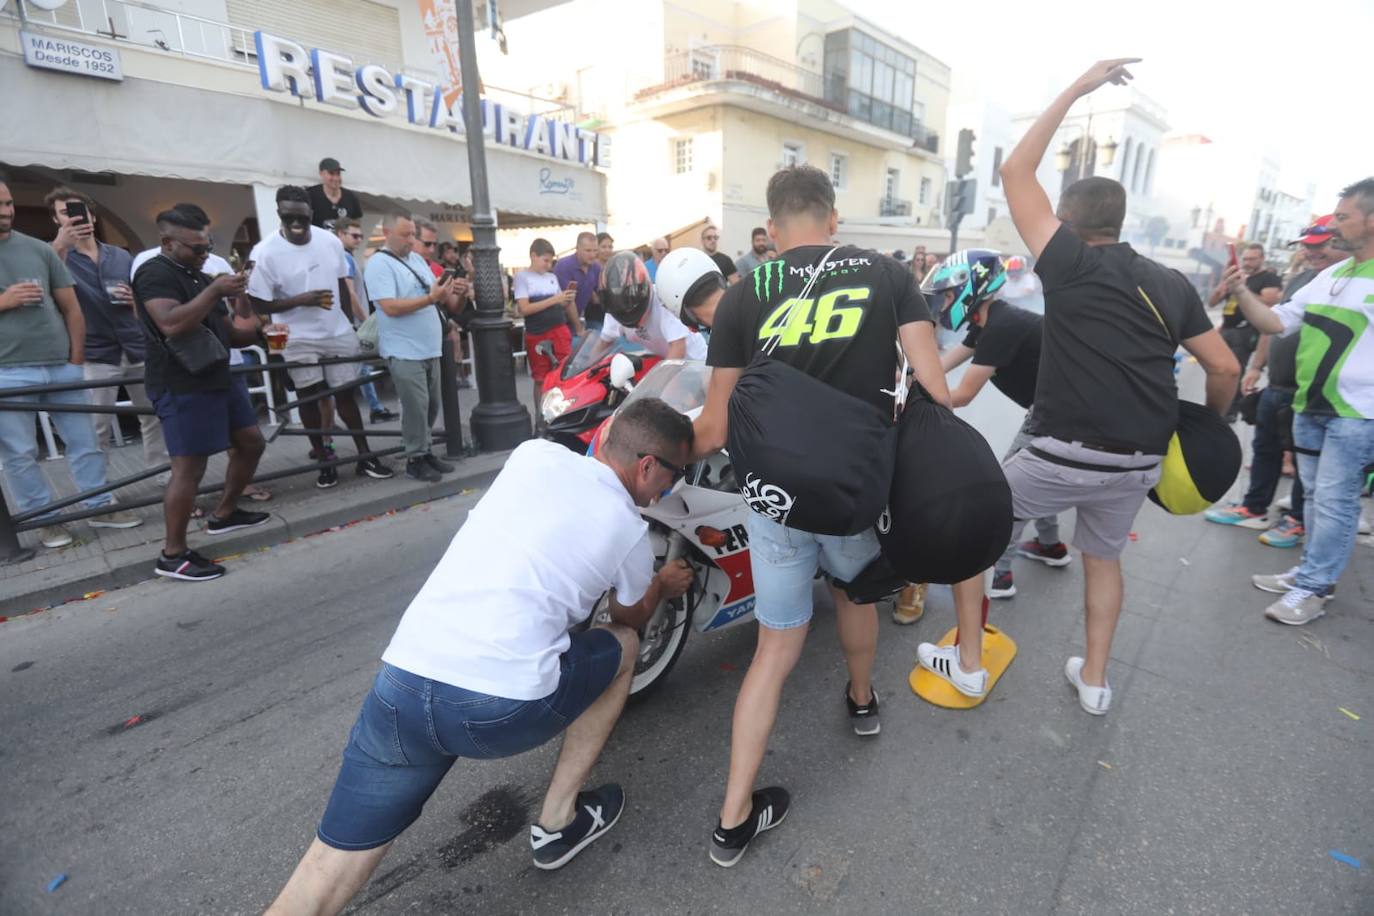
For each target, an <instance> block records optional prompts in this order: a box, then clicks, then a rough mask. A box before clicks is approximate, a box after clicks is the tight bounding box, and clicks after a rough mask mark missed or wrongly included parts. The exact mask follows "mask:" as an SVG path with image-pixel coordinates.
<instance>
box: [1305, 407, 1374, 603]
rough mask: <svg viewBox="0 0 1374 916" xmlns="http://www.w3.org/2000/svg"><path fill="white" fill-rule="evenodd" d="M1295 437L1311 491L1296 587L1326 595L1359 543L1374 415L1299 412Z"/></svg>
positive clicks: (1372, 450)
mask: <svg viewBox="0 0 1374 916" xmlns="http://www.w3.org/2000/svg"><path fill="white" fill-rule="evenodd" d="M1293 442H1294V444H1295V445H1296V446H1297V447H1298V449H1300V451H1299V452H1298V473H1299V474H1300V475H1301V476H1302V484H1303V487H1304V488H1305V490H1306V491H1307V504H1306V506H1305V507H1304V512H1303V525H1304V526H1305V527H1306V528H1307V546H1306V548H1305V549H1304V550H1303V554H1302V564H1301V565H1300V566H1299V567H1298V575H1297V579H1296V581H1297V585H1298V588H1302V589H1306V590H1308V591H1310V592H1314V593H1316V594H1318V595H1324V594H1327V593H1328V592H1329V591H1330V589H1331V587H1332V586H1334V585H1335V584H1336V580H1337V579H1339V578H1340V577H1341V573H1342V572H1344V571H1345V566H1346V564H1347V563H1349V562H1350V551H1351V550H1352V549H1353V548H1354V546H1355V536H1356V534H1357V533H1358V531H1359V526H1360V490H1361V489H1362V488H1363V486H1364V480H1365V474H1364V467H1365V465H1367V464H1369V463H1370V462H1371V461H1374V420H1364V419H1358V418H1353V417H1322V416H1315V415H1313V414H1306V413H1300V414H1298V415H1297V416H1295V417H1294V418H1293ZM1308 452H1310V453H1312V454H1306V453H1308Z"/></svg>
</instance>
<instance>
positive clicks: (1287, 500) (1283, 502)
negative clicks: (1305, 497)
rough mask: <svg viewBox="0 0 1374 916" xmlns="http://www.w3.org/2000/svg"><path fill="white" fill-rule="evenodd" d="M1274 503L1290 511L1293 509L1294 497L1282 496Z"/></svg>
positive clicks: (1285, 510)
mask: <svg viewBox="0 0 1374 916" xmlns="http://www.w3.org/2000/svg"><path fill="white" fill-rule="evenodd" d="M1274 505H1275V506H1276V507H1277V508H1279V509H1282V510H1283V511H1284V512H1290V511H1292V509H1293V497H1291V496H1280V497H1279V501H1278V502H1276V503H1274Z"/></svg>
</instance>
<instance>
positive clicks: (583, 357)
mask: <svg viewBox="0 0 1374 916" xmlns="http://www.w3.org/2000/svg"><path fill="white" fill-rule="evenodd" d="M539 346H540V347H547V349H545V350H541V351H540V352H542V353H544V355H545V356H546V357H548V358H550V359H552V358H553V349H552V344H550V343H548V342H547V341H545V342H544V343H541V344H540V345H539ZM618 361H627V362H628V363H629V365H630V367H631V370H632V371H631V372H630V374H629V380H630V381H631V382H634V381H638V380H641V379H643V378H644V377H645V376H646V375H647V374H648V373H649V372H650V370H652V369H653V368H654V366H656V365H658V362H659V357H658V356H656V355H654V354H653V353H650V352H649V351H647V350H645V349H643V348H642V347H640V346H639V345H638V344H636V343H634V342H633V341H629V340H626V339H624V338H619V339H617V340H615V341H609V340H606V339H604V338H602V337H601V336H600V335H599V334H595V333H592V334H588V335H587V336H586V339H585V340H583V342H582V345H581V346H579V347H578V348H577V352H576V353H574V354H573V355H572V356H571V357H569V358H568V359H567V360H565V361H564V362H563V364H562V365H561V366H560V365H555V366H554V370H555V371H556V372H558V383H557V384H556V385H554V386H553V387H550V388H547V389H546V390H545V392H544V397H543V399H542V400H541V401H540V404H539V413H540V415H541V416H542V417H543V419H544V424H545V426H544V429H543V431H542V432H541V433H540V435H541V436H542V437H543V438H545V439H549V440H552V441H554V442H557V443H559V444H560V445H564V446H566V447H568V448H570V449H572V450H573V451H575V452H578V453H579V454H581V453H585V452H586V451H587V447H588V446H589V445H590V444H591V441H592V436H593V435H595V433H596V430H597V429H598V428H599V427H600V426H601V424H602V423H604V422H605V421H606V419H607V418H608V417H609V416H610V415H611V414H612V413H614V412H615V410H616V408H617V407H619V406H620V405H621V404H622V403H624V401H625V398H626V395H627V394H628V393H629V389H627V388H624V387H617V386H615V385H612V384H611V368H612V365H613V364H615V365H624V362H618ZM546 384H547V383H546Z"/></svg>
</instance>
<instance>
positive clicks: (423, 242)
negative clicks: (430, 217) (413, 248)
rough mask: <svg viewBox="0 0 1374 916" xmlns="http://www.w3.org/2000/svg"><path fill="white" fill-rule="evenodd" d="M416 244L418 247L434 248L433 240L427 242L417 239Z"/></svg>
mask: <svg viewBox="0 0 1374 916" xmlns="http://www.w3.org/2000/svg"><path fill="white" fill-rule="evenodd" d="M415 244H416V245H420V246H423V247H425V248H433V247H434V242H433V240H431V241H428V242H426V241H425V240H424V239H416V240H415Z"/></svg>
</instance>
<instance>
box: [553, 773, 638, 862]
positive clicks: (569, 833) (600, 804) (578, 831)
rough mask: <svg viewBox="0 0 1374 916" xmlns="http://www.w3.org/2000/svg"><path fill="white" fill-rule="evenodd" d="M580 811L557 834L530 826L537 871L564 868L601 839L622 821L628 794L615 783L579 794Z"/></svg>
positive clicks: (578, 804) (577, 807)
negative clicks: (621, 814) (617, 822)
mask: <svg viewBox="0 0 1374 916" xmlns="http://www.w3.org/2000/svg"><path fill="white" fill-rule="evenodd" d="M576 810H577V813H576V814H575V815H573V820H572V823H571V824H569V825H568V826H566V827H564V828H563V829H562V830H559V831H558V832H556V833H550V832H549V831H547V830H545V829H544V828H543V827H540V826H539V825H538V824H532V825H531V826H530V846H531V847H533V849H534V867H535V868H542V869H544V870H545V871H553V870H554V869H555V868H562V867H563V866H564V865H567V864H568V863H569V862H570V861H572V858H573V856H575V855H577V854H578V853H579V852H581V851H582V850H584V849H586V848H587V847H588V846H590V845H591V844H592V843H593V842H594V841H596V840H597V839H600V837H601V835H602V834H604V833H605V832H606V831H608V830H610V829H611V828H612V827H614V826H615V822H616V821H618V820H620V813H621V812H622V811H624V810H625V791H624V790H623V789H621V788H620V786H618V785H616V784H615V783H613V782H611V783H607V784H606V785H604V786H602V787H601V788H599V789H593V790H591V791H590V792H579V793H577V806H576Z"/></svg>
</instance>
